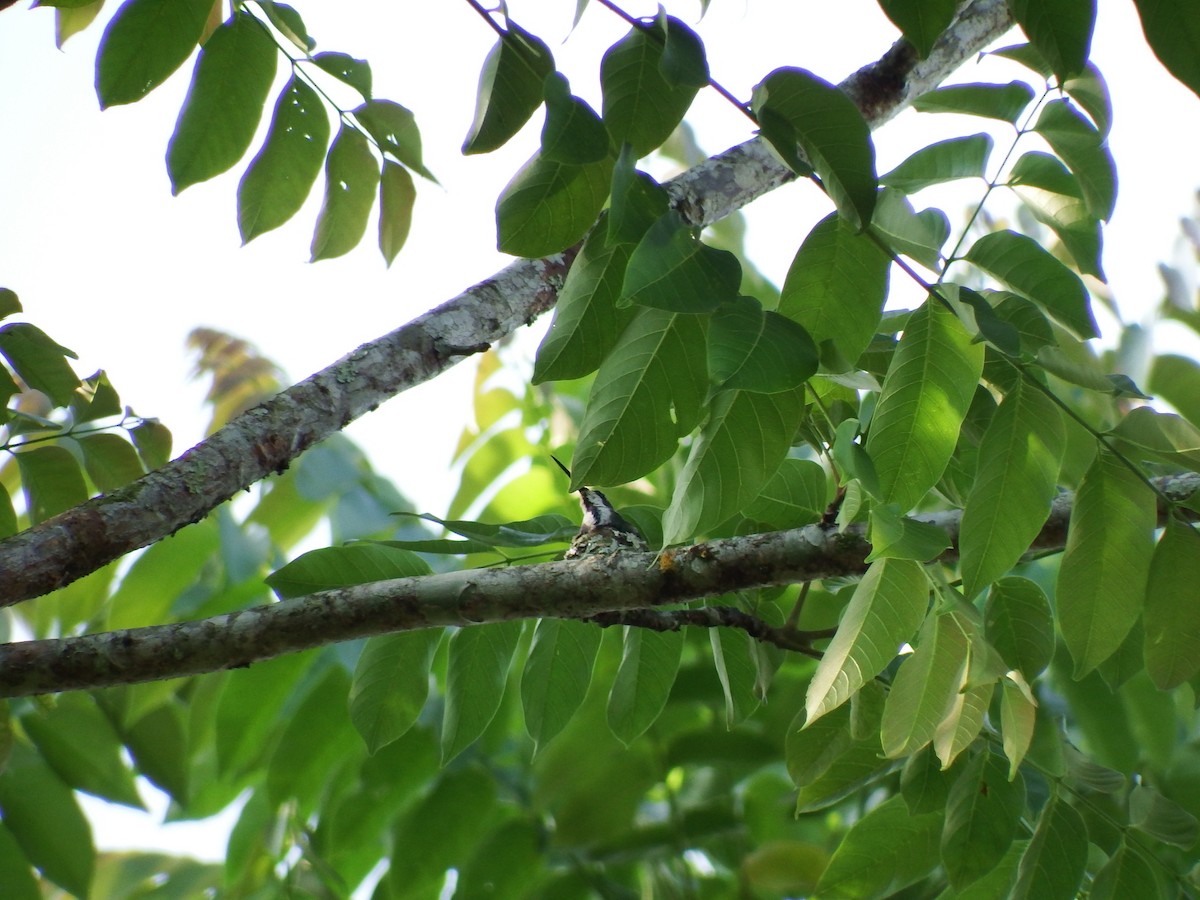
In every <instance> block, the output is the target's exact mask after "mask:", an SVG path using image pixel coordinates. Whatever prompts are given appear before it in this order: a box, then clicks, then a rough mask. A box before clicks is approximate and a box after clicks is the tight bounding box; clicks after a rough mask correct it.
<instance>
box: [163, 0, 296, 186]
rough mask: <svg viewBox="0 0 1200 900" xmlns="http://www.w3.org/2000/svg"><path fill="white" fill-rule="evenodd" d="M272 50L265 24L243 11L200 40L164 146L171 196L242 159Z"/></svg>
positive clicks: (258, 113)
mask: <svg viewBox="0 0 1200 900" xmlns="http://www.w3.org/2000/svg"><path fill="white" fill-rule="evenodd" d="M276 54H277V50H276V47H275V42H274V41H273V40H272V39H271V36H270V35H269V34H268V33H267V30H266V28H264V27H263V26H262V25H261V24H260V23H259V22H258V20H257V19H255V18H254V17H253V16H251V15H250V14H249V13H245V12H238V13H236V14H234V16H233V18H232V19H230V20H229V21H228V22H226V23H225V24H223V25H222V26H221V27H220V28H218V29H217V30H216V31H215V32H213V34H212V37H210V38H209V39H208V40H207V41H205V43H204V47H203V48H202V49H201V51H200V58H199V59H198V60H197V61H196V68H195V70H194V72H193V73H192V85H191V87H190V88H188V93H187V98H186V99H185V100H184V101H183V109H182V110H181V111H180V113H179V121H178V122H176V123H175V133H174V134H173V135H171V141H170V143H169V144H168V145H167V174H168V175H170V177H171V193H172V194H178V193H179V192H180V191H182V190H183V189H184V188H187V187H189V186H190V185H193V184H197V183H199V182H201V181H207V180H208V179H209V178H212V177H213V176H214V175H219V174H220V173H222V172H224V171H225V170H226V169H228V168H229V167H230V166H232V165H233V164H234V163H236V162H237V161H238V160H239V159H241V158H242V155H243V154H244V153H245V152H246V150H247V149H248V148H249V146H250V141H251V140H252V139H253V138H254V132H255V129H257V128H258V121H259V119H260V118H262V110H263V104H264V103H265V102H266V100H267V93H268V92H269V91H270V89H271V82H272V81H273V80H274V78H275V59H276Z"/></svg>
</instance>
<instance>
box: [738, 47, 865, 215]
mask: <svg viewBox="0 0 1200 900" xmlns="http://www.w3.org/2000/svg"><path fill="white" fill-rule="evenodd" d="M751 104H752V106H753V109H754V112H755V114H756V115H759V116H761V115H762V113H763V110H764V109H765V110H768V111H769V113H770V114H771V115H772V116H775V117H780V118H782V119H783V120H784V121H786V122H787V124H788V125H789V126H790V127H791V129H792V130H793V132H794V135H795V141H796V143H797V144H798V145H799V146H800V148H801V149H803V151H804V154H805V156H807V157H808V161H809V163H810V164H811V165H812V167H813V169H814V170H815V171H816V173H817V174H818V175H819V176H820V177H821V182H822V183H823V184H824V186H825V190H826V191H827V192H828V194H829V196H830V198H831V199H832V200H833V202H834V204H835V205H836V206H837V209H838V212H839V213H840V214H841V215H842V216H844V217H845V218H846V220H847V221H848V222H849V223H850V224H851V225H852V226H853V229H854V230H855V231H861V230H862V228H863V227H864V226H865V225H866V224H867V223H868V222H870V221H871V213H872V211H873V210H874V209H875V194H876V191H877V189H878V187H879V185H878V179H877V178H876V175H875V147H874V145H873V144H872V143H871V131H870V129H869V128H868V127H867V123H866V121H864V119H863V117H862V113H860V112H859V111H858V107H856V106H855V105H854V103H853V102H852V101H851V100H850V98H849V97H847V96H846V95H845V94H844V93H843V92H842V91H841V90H840V89H839V88H837V87H836V86H834V85H832V84H830V83H829V82H827V81H825V80H823V79H821V78H818V77H817V76H816V75H814V74H813V73H812V72H809V71H806V70H804V69H797V68H791V67H785V68H781V69H776V70H775V71H774V72H772V73H771V74H770V75H768V76H767V77H766V78H765V79H764V80H763V81H762V82H761V83H760V84H759V85H758V86H756V87H755V88H754V95H753V98H752V100H751ZM773 143H774V142H773ZM780 152H781V154H782V155H783V157H784V159H785V160H786V159H787V158H788V156H789V155H794V154H793V152H792V148H790V147H783V148H780Z"/></svg>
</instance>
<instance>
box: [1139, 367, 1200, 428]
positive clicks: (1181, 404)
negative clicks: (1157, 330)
mask: <svg viewBox="0 0 1200 900" xmlns="http://www.w3.org/2000/svg"><path fill="white" fill-rule="evenodd" d="M1148 389H1149V390H1150V392H1151V393H1152V394H1154V395H1155V396H1156V397H1161V398H1162V399H1163V400H1166V401H1167V402H1168V403H1170V404H1171V405H1172V406H1173V407H1175V408H1176V409H1177V410H1179V412H1181V413H1183V415H1184V416H1185V417H1186V418H1187V420H1188V421H1189V422H1191V423H1192V424H1193V425H1195V424H1197V423H1200V365H1198V364H1197V363H1196V361H1195V360H1193V359H1189V358H1188V357H1186V356H1179V355H1177V354H1172V353H1164V354H1163V355H1162V356H1159V357H1157V358H1155V360H1154V363H1153V366H1152V368H1151V370H1150V383H1149V385H1148Z"/></svg>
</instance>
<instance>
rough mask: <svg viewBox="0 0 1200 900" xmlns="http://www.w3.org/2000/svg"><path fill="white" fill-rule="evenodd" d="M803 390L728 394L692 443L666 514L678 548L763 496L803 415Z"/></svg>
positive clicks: (667, 536)
mask: <svg viewBox="0 0 1200 900" xmlns="http://www.w3.org/2000/svg"><path fill="white" fill-rule="evenodd" d="M804 398H805V393H804V388H803V387H800V388H795V389H793V390H790V391H782V392H779V393H774V394H760V393H752V392H750V391H723V392H722V393H721V394H719V395H718V396H717V397H716V399H714V401H713V402H712V404H711V408H710V410H709V417H708V421H706V422H705V423H704V427H703V428H702V429H701V431H700V434H699V436H698V437H697V438H696V439H695V441H693V443H692V446H691V449H690V451H689V453H688V458H687V462H686V463H684V466H683V471H682V472H681V473H680V475H679V477H678V480H677V481H676V482H675V490H674V493H673V494H672V497H671V505H670V506H669V507H668V508H667V511H666V513H665V514H664V516H663V532H664V534H663V540H664V542H665V543H666V544H676V543H679V542H681V541H685V540H687V539H688V538H691V537H693V536H694V535H696V534H697V533H702V532H704V531H705V530H706V529H708V528H711V527H712V526H714V525H718V524H720V523H721V522H724V521H725V520H726V519H729V518H731V517H732V516H734V515H736V514H737V513H738V512H739V511H741V510H742V509H744V508H745V506H746V504H748V503H749V502H750V501H751V500H753V499H754V498H755V497H757V496H758V493H759V491H760V490H762V487H763V485H764V484H766V483H767V479H769V478H770V477H771V476H772V475H773V474H775V470H776V469H777V468H778V467H779V464H780V463H781V462H782V461H783V457H784V455H785V454H786V453H787V451H788V448H789V447H790V446H791V444H792V440H793V439H794V437H795V434H796V429H797V428H798V427H799V425H800V422H801V420H802V419H803V417H804Z"/></svg>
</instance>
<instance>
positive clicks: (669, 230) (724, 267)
mask: <svg viewBox="0 0 1200 900" xmlns="http://www.w3.org/2000/svg"><path fill="white" fill-rule="evenodd" d="M741 279H742V266H741V263H740V262H738V258H737V257H736V256H734V254H732V253H730V252H729V251H728V250H718V249H716V248H715V247H709V246H708V245H706V244H704V243H703V242H702V241H700V240H699V239H698V238H697V237H696V235H695V234H694V233H693V231H692V229H691V228H689V227H688V226H687V225H685V224H684V222H683V219H681V218H680V216H679V213H677V212H675V211H674V210H671V211H669V212H667V213H666V215H664V216H662V218H660V219H659V220H658V221H657V222H655V223H654V224H653V225H652V226H650V230H649V231H647V232H646V234H645V236H644V237H643V238H642V239H641V241H639V242H638V245H637V246H636V247H635V248H634V250H633V254H632V255H631V256H630V257H629V264H628V265H627V266H626V268H625V282H624V284H623V285H622V287H621V296H620V297H619V298H618V300H617V303H618V305H629V304H633V303H636V304H637V305H639V306H650V307H654V308H655V309H665V310H668V311H670V312H679V313H700V312H711V311H712V310H714V309H716V308H717V306H718V305H719V304H721V303H722V302H727V301H732V300H733V299H734V298H735V297H737V291H738V287H739V285H740V284H741Z"/></svg>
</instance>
